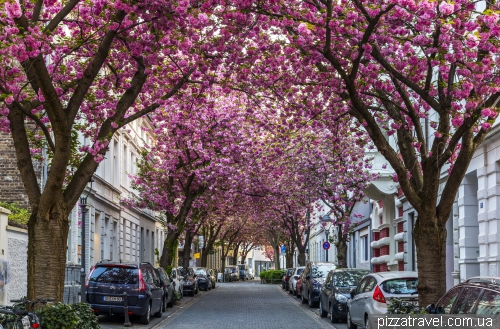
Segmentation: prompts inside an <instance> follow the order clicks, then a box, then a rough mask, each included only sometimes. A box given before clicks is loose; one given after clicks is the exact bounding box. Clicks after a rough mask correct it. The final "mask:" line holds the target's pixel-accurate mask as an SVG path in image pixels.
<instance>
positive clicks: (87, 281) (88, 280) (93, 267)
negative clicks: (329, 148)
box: [85, 266, 95, 288]
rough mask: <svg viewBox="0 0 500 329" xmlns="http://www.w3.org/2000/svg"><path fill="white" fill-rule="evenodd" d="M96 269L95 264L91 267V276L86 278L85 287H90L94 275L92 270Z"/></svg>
mask: <svg viewBox="0 0 500 329" xmlns="http://www.w3.org/2000/svg"><path fill="white" fill-rule="evenodd" d="M94 270H95V266H92V268H91V269H90V273H89V276H88V277H87V279H86V280H85V288H88V287H89V282H90V277H91V276H92V272H94Z"/></svg>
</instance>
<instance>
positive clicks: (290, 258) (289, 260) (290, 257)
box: [285, 252, 293, 268]
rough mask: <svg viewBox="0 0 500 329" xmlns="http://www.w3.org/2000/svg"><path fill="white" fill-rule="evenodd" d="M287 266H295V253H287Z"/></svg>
mask: <svg viewBox="0 0 500 329" xmlns="http://www.w3.org/2000/svg"><path fill="white" fill-rule="evenodd" d="M285 257H286V258H285V259H286V268H292V267H293V253H290V252H287V253H286V256H285Z"/></svg>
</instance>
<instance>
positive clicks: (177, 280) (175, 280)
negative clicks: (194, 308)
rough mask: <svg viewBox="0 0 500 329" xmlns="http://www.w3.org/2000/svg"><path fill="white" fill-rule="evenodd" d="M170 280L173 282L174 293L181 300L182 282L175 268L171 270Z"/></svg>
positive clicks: (182, 292)
mask: <svg viewBox="0 0 500 329" xmlns="http://www.w3.org/2000/svg"><path fill="white" fill-rule="evenodd" d="M170 278H171V279H172V280H173V282H172V285H173V286H174V291H177V292H178V294H179V296H180V297H179V298H182V296H184V280H183V278H182V275H181V273H180V271H179V269H178V268H177V267H174V268H172V272H170Z"/></svg>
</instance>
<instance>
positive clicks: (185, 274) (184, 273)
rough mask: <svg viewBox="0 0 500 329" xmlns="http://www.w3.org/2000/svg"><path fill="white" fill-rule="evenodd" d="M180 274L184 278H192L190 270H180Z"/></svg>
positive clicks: (183, 268) (182, 268)
mask: <svg viewBox="0 0 500 329" xmlns="http://www.w3.org/2000/svg"><path fill="white" fill-rule="evenodd" d="M179 272H180V274H181V275H182V276H190V275H191V272H190V271H189V269H188V268H185V267H181V268H179Z"/></svg>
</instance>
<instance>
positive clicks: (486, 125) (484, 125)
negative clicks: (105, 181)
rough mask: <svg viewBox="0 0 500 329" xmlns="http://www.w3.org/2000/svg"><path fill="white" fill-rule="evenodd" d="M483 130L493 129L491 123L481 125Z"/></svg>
mask: <svg viewBox="0 0 500 329" xmlns="http://www.w3.org/2000/svg"><path fill="white" fill-rule="evenodd" d="M481 128H483V130H488V129H490V128H491V123H489V122H483V123H482V124H481Z"/></svg>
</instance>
